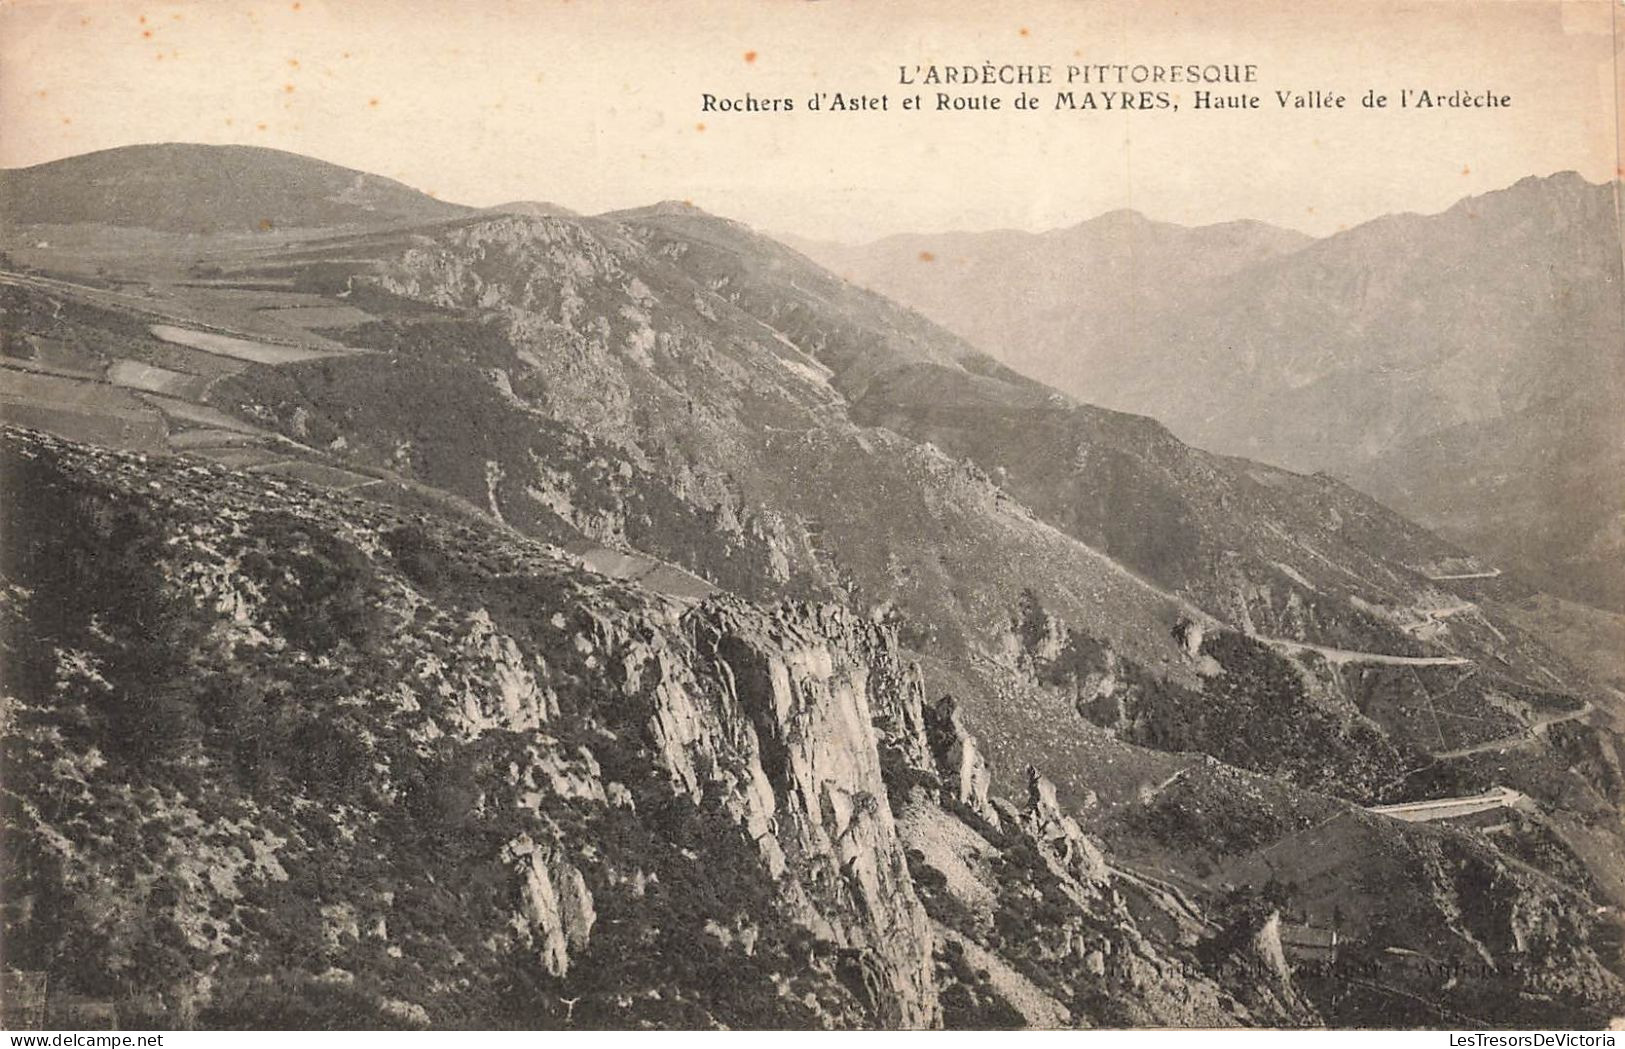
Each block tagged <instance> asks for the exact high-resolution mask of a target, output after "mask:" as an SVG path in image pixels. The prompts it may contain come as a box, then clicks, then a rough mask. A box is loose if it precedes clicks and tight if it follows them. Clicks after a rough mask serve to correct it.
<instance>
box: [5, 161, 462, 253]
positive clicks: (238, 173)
mask: <svg viewBox="0 0 1625 1049" xmlns="http://www.w3.org/2000/svg"><path fill="white" fill-rule="evenodd" d="M469 210H470V209H468V208H465V207H462V206H460V205H457V204H448V203H445V202H443V201H439V200H436V199H434V198H433V197H430V196H428V195H426V194H424V193H420V192H418V191H417V190H415V189H412V188H411V187H409V186H403V185H401V184H400V183H399V182H394V181H392V180H390V179H387V178H380V177H379V176H377V175H369V174H366V173H364V172H360V171H352V170H350V169H349V168H342V167H339V166H337V165H336V164H327V163H324V162H323V161H320V160H315V159H312V158H310V157H304V156H300V155H298V154H296V153H284V152H282V151H281V150H275V149H264V148H261V147H258V146H201V145H190V144H182V143H166V144H163V145H143V146H122V147H119V148H117V149H106V150H102V151H100V152H97V153H86V154H83V155H80V156H75V157H68V158H66V159H64V160H53V161H50V162H48V163H44V164H36V165H34V166H33V167H28V168H17V169H14V170H9V171H4V172H0V226H4V227H8V228H9V227H16V226H35V225H70V224H78V223H97V224H102V225H108V226H135V227H140V228H143V229H151V230H162V231H165V232H170V233H222V232H234V233H250V232H255V231H270V230H273V229H283V228H290V227H291V228H314V227H324V226H378V225H387V224H391V223H401V222H431V221H434V220H436V219H447V218H453V217H455V216H458V215H464V214H467V213H468V212H469Z"/></svg>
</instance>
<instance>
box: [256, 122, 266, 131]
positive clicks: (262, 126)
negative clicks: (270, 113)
mask: <svg viewBox="0 0 1625 1049" xmlns="http://www.w3.org/2000/svg"><path fill="white" fill-rule="evenodd" d="M254 130H255V131H264V130H265V122H264V121H261V122H260V123H258V124H255V125H254Z"/></svg>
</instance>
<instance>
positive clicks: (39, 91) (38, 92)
mask: <svg viewBox="0 0 1625 1049" xmlns="http://www.w3.org/2000/svg"><path fill="white" fill-rule="evenodd" d="M34 93H35V94H36V95H38V96H39V97H41V98H44V97H45V89H44V88H41V89H40V90H38V91H36V92H34Z"/></svg>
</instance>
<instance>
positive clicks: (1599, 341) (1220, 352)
mask: <svg viewBox="0 0 1625 1049" xmlns="http://www.w3.org/2000/svg"><path fill="white" fill-rule="evenodd" d="M1618 207H1619V204H1618V192H1617V186H1616V185H1591V184H1589V183H1587V182H1585V181H1584V180H1583V179H1581V178H1580V177H1579V176H1577V175H1574V174H1572V173H1568V174H1560V175H1553V176H1551V177H1548V178H1529V179H1525V180H1523V181H1521V182H1519V183H1518V184H1517V185H1515V186H1512V187H1509V188H1508V189H1505V190H1501V191H1498V192H1494V193H1488V194H1484V195H1482V196H1478V197H1472V198H1469V199H1466V200H1463V201H1461V202H1460V203H1458V204H1457V205H1455V206H1454V207H1452V208H1450V209H1449V210H1448V211H1445V212H1443V213H1442V214H1438V215H1426V216H1424V215H1409V214H1408V215H1392V216H1387V217H1384V218H1380V219H1377V220H1374V221H1372V222H1368V223H1366V224H1364V225H1361V226H1359V227H1357V228H1354V229H1351V230H1348V231H1346V232H1343V233H1339V234H1336V235H1334V236H1330V237H1326V238H1324V239H1321V240H1313V241H1312V240H1310V238H1308V237H1305V236H1303V235H1301V234H1297V233H1292V232H1288V231H1285V230H1280V229H1276V228H1273V227H1270V226H1266V225H1263V224H1260V223H1251V222H1237V223H1225V224H1222V225H1216V226H1204V227H1198V228H1186V227H1181V226H1176V225H1171V224H1168V223H1161V222H1153V221H1151V220H1149V219H1146V218H1144V217H1143V216H1140V215H1137V214H1134V213H1132V212H1113V213H1111V214H1108V215H1104V216H1101V217H1100V218H1097V219H1093V220H1090V221H1088V222H1085V223H1082V224H1081V225H1078V226H1075V227H1072V228H1070V229H1065V230H1057V231H1054V232H1051V233H1046V234H1037V235H1035V234H1025V233H1011V232H989V233H980V234H948V235H920V236H897V237H889V238H887V239H885V240H882V241H878V242H876V243H874V244H870V245H865V246H861V247H842V246H837V245H830V244H819V243H813V242H803V243H800V244H799V246H800V247H801V248H802V250H804V251H806V252H807V253H808V254H809V255H811V256H812V257H813V258H815V259H817V260H819V261H820V262H822V263H823V264H824V265H826V266H828V267H830V268H831V269H832V270H834V271H835V272H837V273H840V274H842V275H843V276H846V277H848V278H849V279H852V280H854V281H856V282H858V283H860V284H864V285H866V286H869V287H872V288H874V289H876V290H877V291H880V292H881V293H883V294H885V295H888V296H890V297H892V298H894V299H896V300H897V301H899V302H902V303H905V304H907V305H910V306H913V307H915V308H916V309H918V310H920V311H921V312H922V313H924V314H925V315H926V316H928V317H930V318H932V319H933V320H935V321H937V322H938V323H940V324H942V325H944V326H945V327H947V328H949V329H950V330H952V331H954V332H956V333H958V334H960V335H962V336H964V337H965V338H966V339H968V340H969V341H970V342H972V343H973V344H975V345H976V346H978V347H980V348H982V349H985V350H986V351H988V352H989V353H991V354H993V355H994V356H995V357H997V358H999V359H1000V360H1002V361H1004V362H1006V363H1008V364H1010V365H1011V366H1012V367H1014V368H1016V369H1017V370H1018V371H1022V372H1024V373H1026V374H1029V375H1032V376H1034V377H1035V378H1039V379H1041V380H1043V381H1045V382H1048V383H1052V384H1054V385H1055V386H1057V387H1058V388H1060V389H1063V390H1065V391H1067V392H1068V393H1071V394H1073V395H1075V396H1078V397H1080V398H1083V399H1085V400H1088V401H1091V402H1094V403H1097V404H1102V405H1106V406H1109V407H1115V408H1119V409H1122V410H1125V411H1134V412H1142V413H1145V414H1148V415H1151V416H1153V417H1155V418H1157V419H1159V420H1161V421H1162V422H1164V423H1166V424H1167V425H1168V426H1169V427H1171V428H1172V429H1173V430H1174V432H1175V433H1177V434H1179V435H1180V436H1181V437H1182V438H1184V439H1186V440H1188V441H1191V442H1193V443H1195V444H1197V445H1199V446H1202V447H1206V448H1211V449H1213V450H1215V451H1220V452H1229V453H1234V454H1241V455H1248V456H1252V457H1255V458H1259V459H1263V460H1266V461H1269V462H1273V463H1277V464H1280V465H1283V466H1286V467H1288V468H1291V469H1297V470H1311V471H1312V470H1324V471H1328V472H1331V473H1334V474H1337V475H1339V476H1342V477H1345V478H1347V479H1349V480H1350V481H1352V482H1353V483H1355V484H1356V485H1358V486H1360V487H1362V488H1364V489H1366V490H1367V491H1370V492H1371V493H1372V494H1374V495H1377V496H1378V497H1379V498H1382V499H1384V500H1387V501H1388V502H1390V503H1391V505H1393V506H1394V507H1395V508H1397V509H1399V510H1401V511H1402V512H1404V513H1407V514H1410V515H1413V516H1414V517H1416V518H1417V519H1418V520H1420V521H1422V522H1423V523H1425V524H1428V525H1430V526H1432V527H1435V528H1437V529H1439V530H1440V531H1441V532H1442V533H1443V534H1445V535H1447V536H1450V537H1451V538H1454V539H1456V540H1457V541H1459V542H1462V543H1463V544H1464V545H1466V546H1468V547H1469V548H1471V549H1474V550H1476V551H1479V552H1481V553H1483V554H1486V555H1488V556H1491V557H1494V558H1497V559H1502V560H1504V561H1505V562H1506V563H1507V564H1508V566H1509V567H1516V568H1517V569H1519V570H1520V571H1524V572H1526V573H1527V574H1529V575H1530V576H1531V577H1532V578H1534V579H1536V580H1538V581H1540V582H1541V583H1542V584H1543V585H1545V586H1547V587H1550V588H1554V589H1557V590H1559V591H1561V592H1564V593H1567V594H1569V595H1571V596H1575V597H1580V598H1583V599H1585V600H1588V601H1592V602H1596V603H1599V604H1603V605H1605V606H1608V607H1611V608H1616V609H1618V608H1621V607H1625V485H1622V484H1620V483H1619V482H1618V478H1620V477H1621V476H1625V473H1622V467H1625V428H1622V427H1625V423H1622V421H1621V416H1620V413H1619V411H1618V407H1617V406H1618V405H1619V403H1620V394H1621V391H1622V390H1625V378H1622V373H1625V329H1622V319H1621V318H1622V306H1621V303H1622V294H1625V293H1622V283H1621V277H1620V259H1621V250H1620V234H1619V229H1620V227H1619V211H1618Z"/></svg>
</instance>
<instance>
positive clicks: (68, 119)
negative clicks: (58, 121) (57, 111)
mask: <svg viewBox="0 0 1625 1049" xmlns="http://www.w3.org/2000/svg"><path fill="white" fill-rule="evenodd" d="M62 123H64V124H71V123H73V118H72V117H63V118H62Z"/></svg>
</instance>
